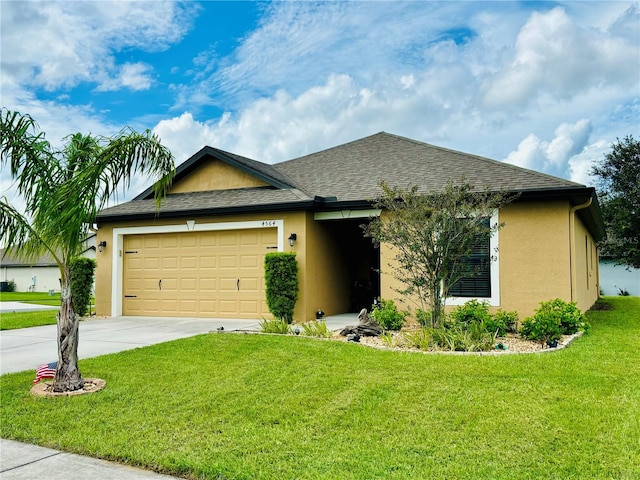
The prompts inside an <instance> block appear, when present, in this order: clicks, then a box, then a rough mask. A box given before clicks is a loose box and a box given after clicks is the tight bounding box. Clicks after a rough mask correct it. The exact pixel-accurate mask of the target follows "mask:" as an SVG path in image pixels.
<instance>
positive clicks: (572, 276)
mask: <svg viewBox="0 0 640 480" xmlns="http://www.w3.org/2000/svg"><path fill="white" fill-rule="evenodd" d="M592 202H593V197H589V200H587V201H586V202H584V203H581V204H580V205H576V206H574V207H571V210H569V286H570V290H571V301H572V302H575V301H576V296H577V295H576V283H577V282H578V279H577V273H576V262H575V260H574V258H573V256H574V255H575V251H574V250H575V249H574V247H573V246H574V245H575V242H576V238H575V237H576V220H575V218H576V212H577V211H578V210H582V209H584V208H588V207H590V206H591V203H592ZM587 268H588V267H587Z"/></svg>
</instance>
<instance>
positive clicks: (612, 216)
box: [591, 135, 640, 268]
mask: <svg viewBox="0 0 640 480" xmlns="http://www.w3.org/2000/svg"><path fill="white" fill-rule="evenodd" d="M591 173H592V174H593V175H596V176H597V177H599V185H598V187H599V188H598V194H599V196H600V198H601V200H602V216H603V218H604V223H605V225H606V227H607V237H606V239H605V241H604V242H603V243H602V244H601V247H602V250H603V253H604V254H605V255H608V256H611V257H613V258H615V259H616V260H617V262H618V264H620V265H627V267H629V266H631V267H635V268H640V141H638V140H635V139H634V138H633V136H632V135H629V136H627V137H625V138H624V139H623V140H619V139H618V142H617V143H614V144H613V145H612V150H611V152H609V153H607V154H606V155H605V157H604V160H603V161H601V162H599V163H598V164H596V165H594V166H593V168H592V169H591Z"/></svg>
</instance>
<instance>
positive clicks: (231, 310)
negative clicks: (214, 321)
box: [218, 300, 238, 315]
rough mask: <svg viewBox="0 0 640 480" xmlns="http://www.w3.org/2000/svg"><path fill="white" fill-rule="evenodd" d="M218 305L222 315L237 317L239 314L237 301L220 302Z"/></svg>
mask: <svg viewBox="0 0 640 480" xmlns="http://www.w3.org/2000/svg"><path fill="white" fill-rule="evenodd" d="M218 304H219V306H220V313H221V314H222V315H235V314H236V313H237V312H238V306H237V302H236V301H235V300H220V301H219V302H218Z"/></svg>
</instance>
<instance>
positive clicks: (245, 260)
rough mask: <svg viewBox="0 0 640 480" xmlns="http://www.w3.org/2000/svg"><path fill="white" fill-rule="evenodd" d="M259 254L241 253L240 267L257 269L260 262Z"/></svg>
mask: <svg viewBox="0 0 640 480" xmlns="http://www.w3.org/2000/svg"><path fill="white" fill-rule="evenodd" d="M258 257H259V256H258V255H240V268H249V269H256V268H258V264H259V258H258Z"/></svg>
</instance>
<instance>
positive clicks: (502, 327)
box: [485, 310, 518, 337]
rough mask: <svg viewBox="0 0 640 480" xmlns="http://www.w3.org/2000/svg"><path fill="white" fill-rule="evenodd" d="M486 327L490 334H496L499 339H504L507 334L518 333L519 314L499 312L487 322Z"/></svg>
mask: <svg viewBox="0 0 640 480" xmlns="http://www.w3.org/2000/svg"><path fill="white" fill-rule="evenodd" d="M485 327H486V328H487V330H488V331H490V332H496V333H497V335H498V337H504V336H505V335H506V334H507V333H517V331H518V312H515V311H514V312H505V311H504V310H498V311H497V312H496V313H494V314H493V315H492V316H491V318H490V319H489V320H487V321H486V322H485Z"/></svg>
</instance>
